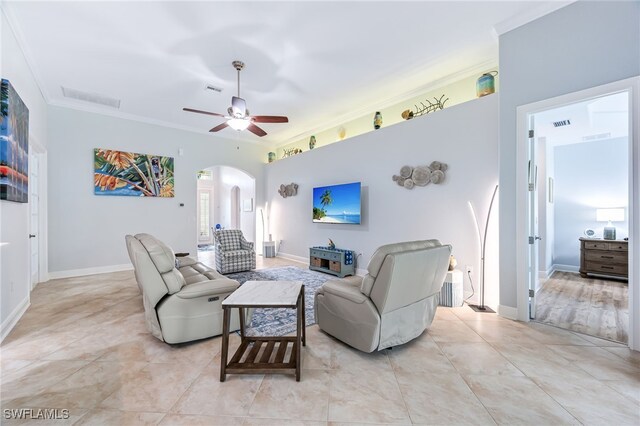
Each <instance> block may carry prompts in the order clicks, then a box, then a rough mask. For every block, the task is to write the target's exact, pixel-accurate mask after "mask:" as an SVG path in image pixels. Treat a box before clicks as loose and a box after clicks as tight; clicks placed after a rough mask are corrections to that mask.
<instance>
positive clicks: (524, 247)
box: [515, 77, 640, 350]
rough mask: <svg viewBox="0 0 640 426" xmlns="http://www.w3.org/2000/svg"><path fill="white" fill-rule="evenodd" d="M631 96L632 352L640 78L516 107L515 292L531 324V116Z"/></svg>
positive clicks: (637, 339)
mask: <svg viewBox="0 0 640 426" xmlns="http://www.w3.org/2000/svg"><path fill="white" fill-rule="evenodd" d="M620 92H627V93H629V207H628V209H629V240H630V241H629V342H628V345H629V347H630V348H631V349H634V350H640V264H639V263H640V262H637V261H634V258H635V257H636V253H640V221H639V219H640V211H637V208H636V204H637V203H638V199H637V198H638V196H637V195H636V194H638V193H639V190H640V171H639V170H638V169H639V168H640V167H639V164H640V142H639V139H640V118H639V115H640V114H639V113H640V77H632V78H628V79H624V80H620V81H615V82H612V83H608V84H604V85H601V86H596V87H592V88H589V89H585V90H581V91H578V92H573V93H569V94H566V95H562V96H557V97H554V98H550V99H545V100H542V101H538V102H534V103H530V104H527V105H522V106H519V107H518V108H517V137H516V233H515V238H516V277H517V280H516V281H517V283H516V286H517V287H516V290H517V311H518V313H517V318H518V320H520V321H524V322H528V321H529V277H528V274H527V265H528V264H527V256H528V254H529V242H528V237H529V229H528V223H527V217H528V211H527V209H528V203H527V197H528V193H529V191H528V190H527V189H528V188H527V162H528V154H527V142H528V126H529V121H528V116H529V115H533V114H536V113H539V112H542V111H546V110H549V109H554V108H558V107H562V106H565V105H568V104H573V103H577V102H581V101H584V100H587V99H591V98H598V97H602V96H606V95H610V94H614V93H620Z"/></svg>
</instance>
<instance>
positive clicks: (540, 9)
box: [493, 0, 577, 37]
mask: <svg viewBox="0 0 640 426" xmlns="http://www.w3.org/2000/svg"><path fill="white" fill-rule="evenodd" d="M576 1H577V0H553V1H546V2H544V3H541V4H539V5H538V6H536V7H534V8H532V9H530V10H527V11H525V12H522V13H519V14H517V15H516V16H512V17H511V18H509V19H505V20H504V21H502V22H498V23H497V24H495V25H494V26H493V31H494V33H495V34H496V35H497V36H498V37H499V36H501V35H503V34H505V33H508V32H509V31H511V30H515V29H516V28H518V27H521V26H523V25H526V24H528V23H529V22H533V21H535V20H536V19H539V18H542V17H543V16H545V15H548V14H550V13H552V12H555V11H556V10H559V9H562V8H563V7H565V6H568V5H570V4H572V3H575V2H576Z"/></svg>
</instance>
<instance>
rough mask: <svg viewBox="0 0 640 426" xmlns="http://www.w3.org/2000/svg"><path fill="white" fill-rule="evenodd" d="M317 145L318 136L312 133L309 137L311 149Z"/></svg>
mask: <svg viewBox="0 0 640 426" xmlns="http://www.w3.org/2000/svg"><path fill="white" fill-rule="evenodd" d="M315 146H316V137H315V136H313V135H311V137H310V138H309V149H313V148H315Z"/></svg>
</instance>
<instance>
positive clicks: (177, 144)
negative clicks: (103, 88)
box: [49, 107, 267, 276]
mask: <svg viewBox="0 0 640 426" xmlns="http://www.w3.org/2000/svg"><path fill="white" fill-rule="evenodd" d="M49 117H50V134H49V147H50V154H49V270H50V271H51V272H55V274H54V276H64V275H68V274H71V273H86V272H90V271H96V270H109V269H113V268H114V267H115V268H117V267H118V265H120V267H125V266H128V265H129V258H128V256H127V251H126V248H125V244H124V236H125V235H126V234H132V233H140V232H147V233H150V234H153V235H155V236H157V237H158V238H160V239H161V240H163V241H165V242H166V243H167V244H168V245H170V246H171V247H172V248H173V249H174V250H175V251H181V252H190V253H192V254H193V253H195V252H196V246H197V231H196V213H197V211H196V187H197V172H198V171H199V170H202V169H204V168H206V167H209V166H211V165H212V164H214V163H215V164H226V165H230V166H233V167H237V168H240V169H243V170H246V171H247V172H248V173H250V174H251V175H253V176H255V177H256V178H257V179H262V174H263V162H262V161H263V160H264V159H265V158H266V157H267V149H265V148H264V147H263V146H261V145H259V144H258V143H255V144H254V143H247V142H239V141H234V140H231V139H223V138H220V137H218V136H214V135H205V134H198V133H191V132H185V131H182V130H176V129H171V128H166V127H160V126H155V125H151V124H146V123H140V122H136V121H131V120H124V119H119V118H114V117H109V116H105V115H99V114H94V113H88V112H82V111H75V110H71V109H66V108H59V107H50V109H49ZM228 134H229V136H230V137H233V133H232V132H229V133H228ZM94 148H109V149H117V150H122V151H131V152H138V153H148V154H159V155H165V156H173V157H174V158H175V198H150V197H109V196H96V195H94V192H93V191H94V188H93V149H94ZM180 148H182V149H184V155H183V156H179V155H178V150H179V149H180ZM257 196H258V198H260V197H261V196H262V194H261V193H258V194H257ZM180 203H184V207H181V206H180ZM78 270H80V271H78ZM69 271H71V272H69Z"/></svg>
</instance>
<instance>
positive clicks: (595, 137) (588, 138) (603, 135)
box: [582, 132, 611, 142]
mask: <svg viewBox="0 0 640 426" xmlns="http://www.w3.org/2000/svg"><path fill="white" fill-rule="evenodd" d="M610 137H611V133H610V132H607V133H598V134H597V135H589V136H583V137H582V141H583V142H591V141H597V140H600V139H609V138H610Z"/></svg>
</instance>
